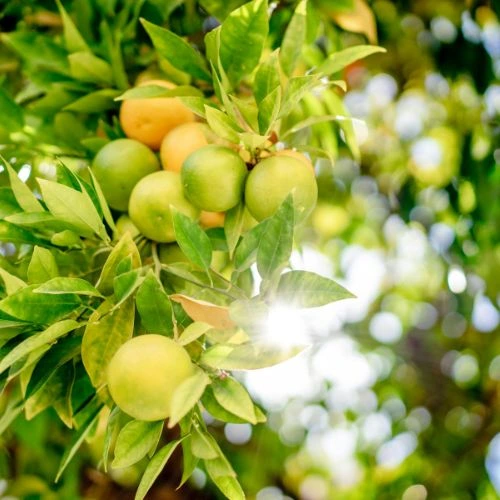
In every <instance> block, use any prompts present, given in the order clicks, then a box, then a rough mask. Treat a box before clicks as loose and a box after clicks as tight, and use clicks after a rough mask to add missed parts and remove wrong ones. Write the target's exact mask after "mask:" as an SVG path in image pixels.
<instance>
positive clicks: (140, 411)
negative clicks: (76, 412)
mask: <svg viewBox="0 0 500 500" xmlns="http://www.w3.org/2000/svg"><path fill="white" fill-rule="evenodd" d="M193 373H194V365H193V364H192V363H191V358H190V357H189V354H188V353H187V352H186V350H185V349H184V348H183V347H181V346H180V345H179V344H177V343H176V342H174V341H173V340H172V339H170V338H168V337H164V336H163V335H156V334H146V335H139V336H138V337H134V338H132V339H130V340H129V341H127V342H125V344H123V345H122V346H121V347H120V348H119V349H118V351H117V352H116V354H115V355H114V356H113V358H112V359H111V361H110V363H109V366H108V372H107V375H108V389H109V392H110V394H111V397H112V398H113V401H114V402H115V403H116V404H117V405H118V407H119V408H120V410H122V411H124V412H125V413H127V414H128V415H130V416H131V417H134V418H136V419H138V420H145V421H154V420H163V419H165V418H167V417H168V416H169V415H170V403H171V401H172V396H173V395H174V392H175V390H176V389H177V387H179V385H180V384H181V383H182V382H184V380H186V379H187V378H189V377H190V376H191V375H193Z"/></svg>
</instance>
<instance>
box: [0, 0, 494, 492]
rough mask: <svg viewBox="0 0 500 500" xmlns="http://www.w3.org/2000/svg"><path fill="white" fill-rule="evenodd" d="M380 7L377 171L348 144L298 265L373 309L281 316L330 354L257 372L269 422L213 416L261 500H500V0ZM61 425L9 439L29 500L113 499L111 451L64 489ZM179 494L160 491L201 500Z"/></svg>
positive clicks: (353, 104) (359, 90)
mask: <svg viewBox="0 0 500 500" xmlns="http://www.w3.org/2000/svg"><path fill="white" fill-rule="evenodd" d="M0 6H1V3H0ZM370 6H371V8H372V10H373V13H374V15H375V19H376V25H377V31H378V43H379V44H380V45H382V46H384V47H385V48H386V49H387V54H379V55H376V56H373V57H371V58H369V59H367V60H366V61H363V62H360V63H355V64H354V65H352V66H350V67H349V68H348V69H347V70H346V72H345V75H344V76H345V78H346V80H347V83H348V91H347V93H346V94H345V105H346V107H347V108H348V110H349V111H350V113H351V114H352V116H353V117H354V118H355V120H354V125H355V131H356V136H357V138H358V141H359V144H360V148H361V160H360V161H356V160H353V158H352V155H351V154H350V153H349V152H348V151H347V149H346V148H345V147H344V146H343V145H342V142H341V141H340V142H339V143H338V153H337V154H338V158H337V160H336V162H335V166H334V168H333V169H332V168H331V166H330V165H329V163H328V162H327V161H319V162H318V164H317V166H316V168H317V172H318V176H319V184H320V202H319V204H318V207H317V209H316V210H315V212H314V213H313V215H312V217H311V223H310V224H309V225H308V226H307V227H306V228H305V229H303V231H302V234H301V238H300V239H301V249H300V250H297V251H296V252H295V253H294V256H293V265H294V266H295V267H296V268H302V269H307V270H312V271H315V272H318V273H320V274H323V275H326V276H330V277H334V278H336V279H338V280H339V281H340V282H341V283H343V284H344V285H345V286H346V287H347V288H349V289H350V290H351V291H352V292H353V293H355V294H356V296H357V298H356V299H351V300H349V301H342V302H339V303H338V304H333V305H330V306H325V307H322V308H318V309H313V310H308V311H307V312H300V311H293V310H289V309H288V308H287V307H286V304H284V305H281V306H280V305H278V306H277V307H276V308H275V310H274V311H273V315H272V318H271V321H270V323H269V325H268V329H269V332H268V334H269V336H272V337H273V338H274V339H275V340H276V341H278V342H281V343H283V344H294V343H302V342H311V341H313V343H314V347H312V348H310V349H309V350H308V351H307V352H306V353H304V354H302V355H300V356H299V357H298V358H296V359H294V360H291V361H289V362H286V363H284V364H283V365H280V366H277V367H275V368H271V369H266V370H259V371H256V372H252V373H248V374H247V375H245V376H244V377H243V380H244V381H245V383H246V384H247V387H248V389H249V390H250V392H251V393H252V395H253V396H254V397H255V398H256V400H257V402H258V403H260V404H261V405H262V407H263V408H265V409H266V410H267V412H268V414H269V421H268V424H266V425H260V426H257V427H254V428H252V427H251V426H250V425H245V424H227V425H222V424H221V423H218V422H216V421H213V422H212V423H211V427H212V429H211V430H212V431H213V432H214V433H215V435H216V436H218V438H219V440H220V442H221V446H222V448H223V449H224V451H225V452H227V454H228V456H229V458H230V460H231V462H232V463H233V464H234V467H235V470H236V471H237V472H238V474H239V476H240V479H241V481H242V485H243V487H244V489H245V491H247V492H248V493H249V497H250V498H255V499H256V500H285V499H294V498H300V499H304V500H326V499H339V500H344V499H345V500H351V499H352V500H354V499H388V500H392V499H400V498H401V499H404V500H424V499H426V498H428V499H450V500H451V499H453V500H462V499H463V500H466V499H467V500H468V499H470V500H472V499H480V500H493V499H496V498H500V337H499V331H500V330H499V323H500V312H499V307H500V166H499V163H500V145H499V141H498V139H499V133H500V123H499V115H500V83H499V80H500V22H499V17H498V16H499V13H498V2H497V1H492V2H486V1H484V2H472V1H471V2H462V1H459V0H455V1H453V0H433V1H428V0H413V1H411V0H406V1H405V0H399V1H388V0H375V1H373V2H371V4H370ZM495 9H496V10H495ZM341 37H342V44H343V45H344V46H350V45H355V44H358V43H366V39H365V38H364V35H363V34H359V35H356V34H353V33H347V32H345V33H342V34H341ZM318 97H319V98H321V95H318ZM334 126H337V125H334ZM341 134H342V132H341ZM28 170H29V169H28ZM29 173H30V172H29V171H27V173H26V175H27V176H29ZM61 432H62V431H59V430H54V427H53V422H52V420H51V417H50V414H41V415H40V416H39V417H37V418H36V419H35V420H33V421H32V422H30V423H29V424H27V423H26V422H24V421H23V420H22V419H19V420H18V421H16V423H15V425H14V428H13V431H12V433H11V435H9V436H8V439H4V438H2V439H4V442H3V445H4V448H3V453H2V455H1V456H2V462H3V471H5V472H4V473H5V477H7V475H8V474H10V475H11V474H12V459H13V458H12V457H13V456H15V461H16V462H15V463H16V465H15V478H14V483H15V485H16V487H17V490H16V489H14V490H12V488H11V489H10V492H11V493H12V491H14V496H17V497H20V498H54V497H55V498H74V496H72V495H74V494H75V493H74V492H76V491H82V488H83V492H84V493H83V495H84V496H85V497H87V498H106V494H105V493H102V492H103V491H104V492H105V491H111V490H109V489H108V490H107V489H106V488H110V486H109V484H108V482H109V479H108V478H106V477H104V476H103V475H101V474H100V473H99V472H98V471H97V470H96V468H95V462H93V458H92V457H93V455H92V446H91V445H90V446H88V447H87V452H86V453H85V454H82V455H81V456H79V457H78V459H77V460H76V461H75V462H74V463H73V465H72V466H71V470H70V471H69V473H68V474H67V477H66V479H65V482H64V484H63V486H62V487H61V488H60V489H59V490H58V492H57V493H54V492H53V491H52V487H51V477H53V471H54V469H55V467H57V458H58V457H59V456H60V453H61V449H62V446H63V443H64V438H63V436H62V434H61ZM13 443H15V444H13ZM13 447H15V448H16V452H15V453H14V451H13V449H14V448H13ZM93 464H94V465H93ZM7 471H9V472H7ZM82 471H83V472H82ZM128 472H129V476H128V477H119V474H118V473H117V474H116V477H115V480H116V481H117V482H118V483H119V484H121V489H120V490H119V491H120V492H121V493H120V495H121V498H128V496H129V495H130V493H128V492H127V485H130V484H133V482H134V478H133V471H128ZM82 477H83V478H84V479H83V486H82V479H81V478H82ZM10 485H11V486H12V482H11V483H10ZM6 486H7V482H6V481H2V482H0V490H1V489H2V488H4V489H5V487H6ZM191 486H192V493H191V494H190V495H191V496H190V497H189V498H216V493H215V492H214V491H213V490H211V489H210V486H209V485H208V484H207V481H206V477H205V474H204V473H203V472H202V471H201V470H197V471H196V472H195V474H194V478H193V482H192V485H191ZM154 494H156V495H161V492H160V493H158V492H156V493H154ZM168 494H169V495H172V496H158V498H182V497H179V496H175V494H174V493H168ZM99 495H101V496H99ZM165 495H167V493H165ZM0 497H1V494H0ZM4 498H7V497H4ZM109 498H111V497H109ZM152 498H153V497H152ZM154 498H156V497H154Z"/></svg>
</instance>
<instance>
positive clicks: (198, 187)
mask: <svg viewBox="0 0 500 500" xmlns="http://www.w3.org/2000/svg"><path fill="white" fill-rule="evenodd" d="M246 175H247V168H246V165H245V162H244V161H243V160H242V159H241V157H240V156H239V154H238V153H236V152H235V151H233V150H232V149H229V148H226V147H224V146H219V145H216V144H211V145H209V146H205V147H202V148H200V149H198V150H197V151H195V152H194V153H191V154H190V155H189V156H188V157H187V158H186V160H185V161H184V163H183V165H182V170H181V178H182V186H183V188H184V193H185V194H186V197H187V198H188V199H189V200H190V201H191V203H192V204H193V205H195V206H197V207H198V208H200V209H201V210H207V211H209V212H225V211H227V210H229V209H230V208H233V207H234V206H236V205H237V204H238V203H240V201H241V200H242V197H243V189H244V185H245V178H246Z"/></svg>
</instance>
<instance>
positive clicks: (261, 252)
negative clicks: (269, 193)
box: [257, 194, 294, 278]
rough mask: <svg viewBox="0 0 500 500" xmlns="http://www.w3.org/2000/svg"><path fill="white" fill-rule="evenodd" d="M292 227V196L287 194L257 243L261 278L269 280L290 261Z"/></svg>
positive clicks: (258, 267) (258, 266)
mask: <svg viewBox="0 0 500 500" xmlns="http://www.w3.org/2000/svg"><path fill="white" fill-rule="evenodd" d="M293 226H294V208H293V196H292V194H289V195H288V196H287V197H286V199H285V201H284V202H283V203H282V204H281V206H280V207H279V208H278V210H277V211H276V213H275V214H274V215H273V216H271V217H270V218H269V219H268V221H267V225H266V231H265V232H264V233H263V234H262V238H261V240H260V243H259V248H258V250H257V269H258V270H259V273H260V275H261V276H262V277H263V278H271V276H272V275H273V274H274V273H275V272H277V271H279V269H280V268H281V267H283V266H284V265H285V264H286V263H287V262H288V260H289V259H290V255H291V254H292V247H293Z"/></svg>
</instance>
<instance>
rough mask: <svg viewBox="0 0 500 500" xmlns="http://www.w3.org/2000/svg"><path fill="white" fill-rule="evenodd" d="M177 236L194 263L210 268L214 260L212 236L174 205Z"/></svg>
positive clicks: (185, 252)
mask: <svg viewBox="0 0 500 500" xmlns="http://www.w3.org/2000/svg"><path fill="white" fill-rule="evenodd" d="M172 220H173V223H174V231H175V237H176V239H177V243H178V245H179V246H180V248H181V250H182V252H183V253H184V255H185V256H186V257H187V258H188V259H189V260H190V261H191V262H193V264H196V265H197V266H200V267H202V268H203V269H208V268H209V267H210V262H211V260H212V244H211V243H210V238H209V237H208V236H207V234H206V233H205V231H203V229H201V227H200V226H199V225H198V224H197V223H196V222H194V221H193V220H192V219H190V218H189V217H188V216H187V215H184V214H183V213H181V212H179V211H178V210H175V208H173V207H172Z"/></svg>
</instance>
